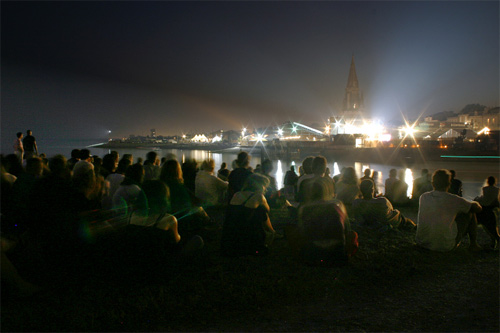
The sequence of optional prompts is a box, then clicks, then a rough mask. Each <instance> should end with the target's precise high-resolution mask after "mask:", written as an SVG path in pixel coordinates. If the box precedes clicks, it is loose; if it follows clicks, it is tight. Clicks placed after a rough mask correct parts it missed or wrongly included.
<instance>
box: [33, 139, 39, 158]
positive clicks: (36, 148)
mask: <svg viewBox="0 0 500 333" xmlns="http://www.w3.org/2000/svg"><path fill="white" fill-rule="evenodd" d="M33 147H35V154H37V155H38V147H37V145H36V141H34V142H33Z"/></svg>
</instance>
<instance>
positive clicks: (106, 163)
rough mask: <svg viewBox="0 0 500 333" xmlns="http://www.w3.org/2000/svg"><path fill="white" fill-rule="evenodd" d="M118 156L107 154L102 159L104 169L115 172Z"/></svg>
mask: <svg viewBox="0 0 500 333" xmlns="http://www.w3.org/2000/svg"><path fill="white" fill-rule="evenodd" d="M116 164H117V162H116V155H113V154H106V155H104V157H103V158H102V167H103V168H104V169H106V170H107V171H108V172H113V171H115V169H116V166H117V165H116Z"/></svg>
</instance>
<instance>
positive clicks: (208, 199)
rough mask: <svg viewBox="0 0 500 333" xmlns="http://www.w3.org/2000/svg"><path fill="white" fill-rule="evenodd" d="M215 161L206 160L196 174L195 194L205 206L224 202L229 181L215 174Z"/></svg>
mask: <svg viewBox="0 0 500 333" xmlns="http://www.w3.org/2000/svg"><path fill="white" fill-rule="evenodd" d="M214 169H215V162H214V160H212V159H209V160H205V161H203V163H202V164H201V169H200V171H198V173H197V174H196V180H195V195H196V197H197V198H198V199H200V200H201V202H202V204H203V206H204V207H210V206H218V205H221V204H223V203H224V196H225V194H226V191H227V185H228V182H226V181H223V180H222V179H220V178H218V177H216V176H215V175H214Z"/></svg>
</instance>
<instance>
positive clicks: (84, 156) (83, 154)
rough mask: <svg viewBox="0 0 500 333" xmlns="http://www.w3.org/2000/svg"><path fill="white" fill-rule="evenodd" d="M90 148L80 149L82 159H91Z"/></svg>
mask: <svg viewBox="0 0 500 333" xmlns="http://www.w3.org/2000/svg"><path fill="white" fill-rule="evenodd" d="M90 157H91V155H90V150H88V149H82V150H80V159H81V160H83V161H89V162H90Z"/></svg>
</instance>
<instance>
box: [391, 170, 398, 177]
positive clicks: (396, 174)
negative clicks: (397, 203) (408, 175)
mask: <svg viewBox="0 0 500 333" xmlns="http://www.w3.org/2000/svg"><path fill="white" fill-rule="evenodd" d="M397 176H398V170H396V169H391V170H389V178H396V177H397Z"/></svg>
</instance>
